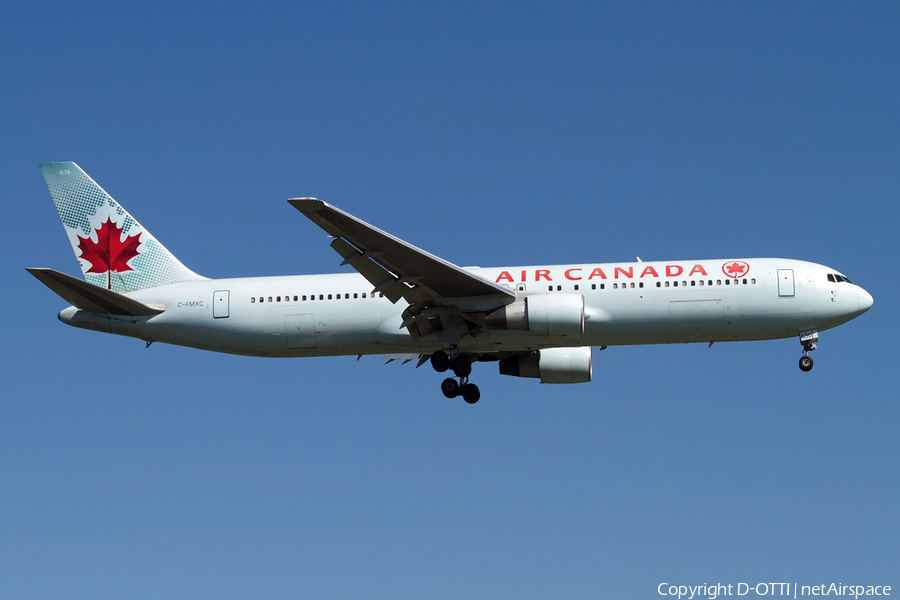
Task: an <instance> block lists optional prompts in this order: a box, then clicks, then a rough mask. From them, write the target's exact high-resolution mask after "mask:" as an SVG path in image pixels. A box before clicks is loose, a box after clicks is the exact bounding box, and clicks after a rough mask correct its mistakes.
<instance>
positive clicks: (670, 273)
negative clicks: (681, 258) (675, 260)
mask: <svg viewBox="0 0 900 600" xmlns="http://www.w3.org/2000/svg"><path fill="white" fill-rule="evenodd" d="M675 269H678V270H677V271H676V270H675ZM683 272H684V269H682V268H681V265H666V277H678V276H679V275H681V274H682V273H683Z"/></svg>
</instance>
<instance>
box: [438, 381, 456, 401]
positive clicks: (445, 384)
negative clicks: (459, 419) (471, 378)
mask: <svg viewBox="0 0 900 600" xmlns="http://www.w3.org/2000/svg"><path fill="white" fill-rule="evenodd" d="M441 392H442V393H443V394H444V396H446V397H447V398H456V397H457V396H459V384H458V383H456V380H455V379H453V378H451V377H448V378H447V379H445V380H444V381H442V382H441Z"/></svg>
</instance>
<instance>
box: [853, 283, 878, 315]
mask: <svg viewBox="0 0 900 600" xmlns="http://www.w3.org/2000/svg"><path fill="white" fill-rule="evenodd" d="M857 294H858V296H857V297H858V299H859V313H858V314H863V313H864V312H866V311H867V310H869V309H870V308H872V304H873V303H874V302H875V300H874V299H873V298H872V294H870V293H869V292H867V291H866V290H864V289H862V288H857Z"/></svg>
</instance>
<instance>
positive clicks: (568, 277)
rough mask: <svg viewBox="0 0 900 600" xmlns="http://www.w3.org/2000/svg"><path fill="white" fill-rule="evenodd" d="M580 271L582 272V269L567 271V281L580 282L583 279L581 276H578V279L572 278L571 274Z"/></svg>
mask: <svg viewBox="0 0 900 600" xmlns="http://www.w3.org/2000/svg"><path fill="white" fill-rule="evenodd" d="M580 270H581V269H569V270H568V271H566V279H571V280H572V281H578V280H580V279H581V276H578V277H572V276H571V275H570V274H569V273H571V272H572V271H580Z"/></svg>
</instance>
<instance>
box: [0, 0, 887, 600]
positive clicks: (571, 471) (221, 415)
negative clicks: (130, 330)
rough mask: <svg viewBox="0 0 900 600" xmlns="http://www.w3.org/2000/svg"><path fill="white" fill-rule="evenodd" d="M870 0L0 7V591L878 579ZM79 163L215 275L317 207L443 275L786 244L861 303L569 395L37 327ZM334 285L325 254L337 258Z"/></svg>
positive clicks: (302, 265)
mask: <svg viewBox="0 0 900 600" xmlns="http://www.w3.org/2000/svg"><path fill="white" fill-rule="evenodd" d="M897 31H900V9H898V7H897V5H896V4H894V3H887V2H883V3H877V2H871V3H852V4H851V3H820V2H817V3H802V2H801V3H790V4H788V5H785V4H782V3H763V4H754V5H752V6H750V5H747V6H741V5H736V4H732V3H727V4H725V3H695V4H687V5H676V4H673V3H641V4H634V5H632V4H629V5H627V6H625V5H620V4H599V3H587V4H575V3H564V4H561V5H552V6H551V5H547V4H531V3H522V2H518V3H492V4H489V5H485V4H484V3H459V4H454V5H443V6H431V5H425V4H421V3H402V2H396V3H382V4H354V3H326V4H325V5H315V6H313V5H309V6H305V5H303V4H300V3H291V4H287V3H285V4H281V5H279V4H272V3H256V4H253V5H243V4H234V3H217V4H215V5H201V4H188V3H172V4H165V3H159V4H148V3H145V4H141V5H123V4H120V3H91V4H87V5H83V6H81V5H73V4H66V3H55V2H49V3H46V2H45V3H41V4H34V3H31V4H29V3H19V4H18V5H9V6H6V7H4V9H3V18H2V19H0V34H2V35H0V75H2V82H3V84H2V86H0V107H2V112H3V118H2V119H0V140H2V143H0V156H2V160H0V173H2V177H3V182H4V185H3V191H4V197H5V199H6V200H5V204H4V206H5V207H6V208H7V210H9V211H10V213H8V214H7V219H6V221H5V222H6V223H7V231H6V233H5V235H3V236H0V252H2V254H3V256H5V257H6V260H4V261H3V266H2V267H0V268H2V269H3V272H2V274H3V279H4V281H5V282H6V285H5V286H4V288H3V289H4V291H5V293H4V294H2V302H3V306H2V308H3V310H2V311H0V327H2V331H3V337H2V339H3V343H2V350H0V351H2V362H0V365H2V366H0V372H2V375H3V380H4V383H5V385H4V389H5V392H4V394H3V395H4V399H3V400H2V401H0V595H3V596H6V597H28V598H59V597H66V598H92V599H96V598H123V597H127V598H161V597H166V598H262V597H265V598H277V597H322V598H347V597H368V598H421V597H434V598H463V597H465V598H516V599H520V598H547V597H566V598H597V597H618V598H625V597H631V598H650V597H658V595H657V594H656V588H657V585H658V584H659V583H662V582H670V583H675V584H698V583H699V584H702V583H714V582H724V583H726V584H727V583H732V584H736V583H738V582H741V581H743V582H750V583H751V584H753V583H756V582H757V581H766V582H769V581H790V582H794V581H796V582H798V583H800V584H812V585H815V584H818V583H822V582H825V583H828V582H831V581H834V582H843V583H845V584H847V583H857V584H865V585H893V586H894V587H895V589H897V588H898V586H900V578H898V572H900V571H898V569H897V565H898V564H900V542H898V540H900V508H898V507H900V467H898V456H900V452H898V451H900V442H898V424H900V406H898V404H900V403H898V393H897V389H896V383H895V369H896V364H895V363H896V355H897V353H896V351H895V350H894V348H893V345H894V343H895V340H896V339H898V337H900V331H898V320H897V317H896V315H897V314H898V307H897V300H896V299H897V298H898V291H900V290H898V283H897V278H896V277H894V276H893V275H891V273H892V267H893V264H894V262H895V260H896V259H897V257H898V242H897V234H896V228H897V223H898V209H897V197H898V191H900V160H898V159H900V151H898V149H900V118H898V114H900V111H898V108H900V76H898V65H900V38H898V36H897ZM49 160H74V161H75V162H77V163H78V164H79V165H80V166H81V167H82V168H84V169H85V170H86V171H87V172H88V173H89V174H90V175H91V176H92V177H93V178H94V179H96V180H97V181H98V182H99V183H100V185H102V186H103V187H104V188H105V189H106V190H107V191H108V192H109V193H110V194H111V195H112V196H113V197H115V198H116V199H117V200H118V201H119V202H121V203H122V204H123V205H124V206H125V207H126V208H128V210H129V211H130V212H132V214H134V216H135V217H136V218H137V219H139V220H140V221H141V223H142V224H143V225H144V226H145V227H147V228H148V229H149V230H150V231H152V232H153V234H154V235H155V236H156V237H157V238H158V239H159V240H160V241H161V242H162V243H164V244H165V245H166V246H167V247H168V248H169V249H170V250H172V251H173V252H174V253H175V254H176V255H177V256H178V257H179V258H180V259H181V260H182V261H183V262H184V263H185V264H186V265H187V266H189V267H190V268H192V269H193V270H195V271H197V272H199V273H202V274H204V275H207V276H210V277H227V276H245V275H246V276H251V275H272V274H302V273H327V272H336V271H339V270H340V269H342V268H341V267H338V264H339V262H340V260H339V258H338V257H337V256H336V255H335V254H334V253H333V251H332V250H331V249H330V248H328V240H327V238H326V236H325V235H324V234H323V233H322V232H321V231H320V230H319V229H318V228H316V227H315V226H314V225H313V224H312V223H310V222H308V221H307V220H306V219H305V218H303V217H302V215H300V214H298V213H297V212H296V211H295V210H294V209H292V208H291V207H290V206H289V205H288V204H287V203H286V202H284V200H285V199H286V198H289V197H296V196H316V197H319V198H322V199H325V200H327V201H329V202H332V203H334V204H336V205H337V206H339V207H341V208H343V209H345V210H347V211H349V212H351V213H353V214H355V215H357V216H359V217H360V218H363V219H364V220H367V221H369V222H371V223H373V224H375V225H377V226H379V227H381V228H383V229H385V230H387V231H389V232H391V233H393V234H395V235H397V236H399V237H401V238H403V239H406V240H408V241H409V242H411V243H413V244H416V245H418V246H420V247H423V248H425V249H427V250H429V251H431V252H433V253H435V254H438V255H440V256H442V257H444V258H446V259H447V260H450V261H451V262H454V263H456V264H459V265H481V266H496V265H521V264H552V263H566V262H588V261H595V262H600V261H627V260H632V259H633V257H634V256H641V258H643V259H644V260H655V259H659V260H674V259H690V258H710V257H759V256H783V257H789V258H798V259H805V260H811V261H814V262H818V263H823V264H827V265H830V266H832V267H834V268H835V269H837V270H839V271H841V272H843V273H845V274H846V275H848V276H849V277H850V278H851V279H853V280H854V281H856V282H858V283H860V284H861V285H862V286H863V287H865V288H866V289H867V290H868V291H869V292H870V293H872V295H873V296H874V298H875V306H874V308H873V309H872V310H871V311H870V312H869V313H867V314H866V315H864V316H863V317H861V318H859V319H857V320H855V321H852V322H850V323H849V324H846V325H844V326H842V327H840V328H838V329H835V330H832V331H828V332H825V333H823V334H822V336H821V342H820V344H819V350H818V351H817V352H816V353H815V354H814V358H815V359H816V368H815V369H814V370H813V371H812V372H811V373H808V374H804V373H801V372H800V371H799V369H798V368H797V359H798V357H799V355H800V346H799V344H798V343H797V342H796V341H795V340H781V341H771V342H758V343H745V344H717V345H715V346H713V347H712V348H711V349H708V348H706V346H705V345H686V346H667V347H637V348H609V349H607V350H605V351H603V352H602V353H599V354H595V361H594V381H593V382H592V383H590V384H586V385H574V386H547V385H539V384H537V383H536V382H534V381H533V380H520V379H515V378H508V377H501V376H500V375H499V374H498V373H497V372H496V370H495V368H492V367H491V366H490V365H476V371H475V374H474V375H473V380H475V381H477V383H478V384H479V386H480V387H481V390H482V397H483V400H482V401H481V402H480V403H479V404H478V405H476V406H474V407H470V406H467V405H465V404H464V403H462V402H460V401H448V400H446V399H444V398H443V397H442V396H440V393H439V391H438V384H439V382H440V377H439V376H438V375H437V374H436V373H434V372H433V371H431V370H430V369H427V368H424V367H423V368H421V369H418V370H415V369H413V368H412V365H406V366H405V367H402V366H400V365H399V364H398V363H393V364H390V365H387V366H384V365H383V364H382V363H383V361H382V360H380V359H379V358H378V357H364V358H363V359H362V360H361V361H359V362H357V361H356V360H355V359H354V358H351V357H345V358H323V359H305V360H264V359H252V358H240V357H231V356H221V355H215V354H210V353H204V352H201V351H196V350H189V349H183V348H175V347H167V346H164V345H161V344H156V345H154V346H153V347H151V348H150V349H145V348H144V347H143V344H142V343H140V342H139V341H136V340H128V339H123V338H116V337H112V336H103V335H101V334H95V333H91V332H86V331H82V330H76V329H72V328H67V327H65V326H63V325H62V324H61V323H59V322H58V321H57V320H56V318H55V317H56V313H57V312H58V311H59V310H60V309H61V308H63V307H64V302H62V301H61V300H60V299H59V298H57V297H56V296H55V295H54V294H52V293H51V292H50V291H49V290H47V289H46V288H44V287H43V286H42V285H41V284H40V283H38V282H37V281H36V280H34V279H33V278H32V277H31V276H30V275H28V273H26V272H25V270H24V268H25V267H31V266H46V267H52V268H55V269H59V270H62V271H65V272H67V273H71V274H77V273H78V269H77V263H76V261H75V259H74V258H73V255H72V252H71V248H70V247H69V244H68V242H67V240H66V237H65V235H64V233H63V230H62V228H61V227H60V225H59V220H58V217H57V215H56V212H55V210H54V207H53V204H52V201H51V198H50V195H49V193H48V192H47V189H46V186H45V185H44V182H43V180H42V178H41V175H40V172H39V170H38V168H37V163H39V162H43V161H49ZM343 269H344V270H346V269H347V268H346V267H344V268H343Z"/></svg>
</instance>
